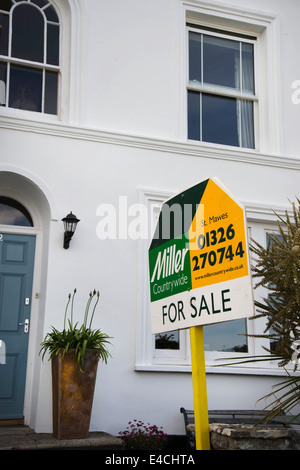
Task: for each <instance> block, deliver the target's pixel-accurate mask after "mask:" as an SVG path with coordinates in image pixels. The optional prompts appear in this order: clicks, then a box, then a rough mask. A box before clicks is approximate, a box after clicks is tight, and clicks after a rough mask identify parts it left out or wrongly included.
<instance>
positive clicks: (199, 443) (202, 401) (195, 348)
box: [190, 326, 210, 450]
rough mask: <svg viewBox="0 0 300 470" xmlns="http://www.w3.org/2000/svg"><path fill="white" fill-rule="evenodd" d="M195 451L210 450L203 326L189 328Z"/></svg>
mask: <svg viewBox="0 0 300 470" xmlns="http://www.w3.org/2000/svg"><path fill="white" fill-rule="evenodd" d="M190 337H191V355H192V376H193V395H194V416H195V436H196V450H210V439H209V422H208V407H207V390H206V373H205V355H204V340H203V326H193V327H192V328H190Z"/></svg>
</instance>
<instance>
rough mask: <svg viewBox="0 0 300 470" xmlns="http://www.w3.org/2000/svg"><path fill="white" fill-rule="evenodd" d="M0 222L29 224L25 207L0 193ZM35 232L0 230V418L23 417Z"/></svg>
mask: <svg viewBox="0 0 300 470" xmlns="http://www.w3.org/2000/svg"><path fill="white" fill-rule="evenodd" d="M0 225H9V226H17V227H19V226H26V227H33V221H32V217H31V215H30V213H29V212H28V210H27V209H26V208H25V207H24V206H23V205H22V204H21V203H20V202H18V201H16V200H14V199H11V198H8V197H3V196H0ZM35 241H36V237H35V235H25V234H16V233H0V339H1V342H2V344H1V346H2V348H3V347H5V357H4V358H3V359H2V363H1V365H0V420H11V419H13V420H15V419H23V409H24V396H25V380H26V369H27V355H28V333H29V328H30V313H31V300H32V283H33V269H34V256H35Z"/></svg>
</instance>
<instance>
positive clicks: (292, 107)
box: [0, 0, 300, 434]
mask: <svg viewBox="0 0 300 470" xmlns="http://www.w3.org/2000/svg"><path fill="white" fill-rule="evenodd" d="M53 4H54V5H55V6H56V8H57V11H58V12H59V15H60V20H61V24H62V56H61V58H62V77H63V81H62V83H63V85H62V89H61V112H60V114H59V117H58V118H56V117H53V116H47V115H41V114H38V113H34V112H27V111H20V110H15V109H9V108H8V109H5V108H2V107H1V108H0V127H1V131H0V142H1V153H0V195H4V196H9V197H13V198H15V199H18V200H20V201H21V202H22V203H23V204H24V206H25V207H27V209H28V210H29V211H30V213H31V214H32V217H33V220H34V228H30V229H24V228H16V227H13V229H12V228H11V227H8V226H4V225H3V226H0V231H1V233H5V232H11V231H12V230H13V231H15V232H16V233H34V234H36V236H37V245H36V257H35V270H34V287H33V296H32V310H31V326H30V337H29V352H28V366H27V380H26V395H25V405H24V418H25V423H26V424H28V425H29V426H30V427H32V428H33V429H35V431H37V432H46V433H50V432H51V431H52V415H51V412H52V404H51V399H52V394H51V367H50V362H48V361H47V360H44V362H42V361H41V356H39V350H40V343H41V342H42V340H43V338H44V336H45V334H46V333H47V332H48V331H49V328H50V326H51V325H53V326H55V327H56V328H61V327H62V326H63V315H64V308H65V304H66V300H67V296H68V293H69V292H72V291H73V289H74V288H75V287H76V288H77V290H78V295H77V300H76V312H78V317H79V318H78V320H80V319H81V316H79V314H80V312H81V311H83V310H84V307H85V303H86V299H87V296H88V292H89V291H90V290H91V289H94V288H96V289H99V290H100V294H101V297H100V306H99V309H98V310H97V314H96V316H95V319H94V324H93V326H94V327H95V328H97V327H99V328H101V329H102V330H103V331H104V332H106V333H107V334H109V335H110V336H112V337H113V339H112V346H111V348H110V352H111V354H112V358H111V359H109V361H108V364H107V365H102V364H99V370H98V377H97V384H96V390H95V397H94V406H93V413H92V419H91V430H92V431H96V430H102V431H106V432H109V433H112V434H118V432H119V431H122V430H124V429H125V428H126V426H127V423H128V421H130V420H132V419H139V420H142V421H144V422H149V423H151V424H156V425H157V426H163V428H164V431H165V432H167V433H169V434H184V432H185V431H184V423H183V417H182V415H181V414H180V411H179V410H180V407H181V406H184V407H186V408H192V407H193V390H192V377H191V367H190V366H189V365H188V364H187V362H184V361H183V362H181V363H176V361H174V360H173V359H172V360H170V361H166V362H164V361H161V362H159V361H157V360H155V361H152V358H151V348H152V343H151V342H152V340H151V335H150V333H149V331H150V329H149V321H150V320H149V318H148V317H147V312H149V306H147V305H148V304H147V303H148V302H149V299H148V291H147V288H148V286H147V274H146V273H147V265H146V263H147V249H148V246H149V243H150V237H149V240H144V239H142V240H139V239H132V238H129V237H127V236H126V233H125V234H124V233H121V235H122V236H120V233H119V232H118V233H117V234H116V238H115V239H104V240H103V239H100V238H99V236H98V235H99V234H98V232H97V224H98V223H99V220H100V217H99V215H97V210H99V209H98V208H99V206H100V205H101V204H111V205H113V206H114V207H115V208H116V211H117V212H116V213H117V214H118V213H119V212H118V211H119V208H120V197H123V196H124V199H121V202H122V201H125V200H126V201H127V207H128V208H129V207H130V206H131V205H133V204H137V203H141V204H148V202H149V201H158V202H162V201H163V200H164V199H167V198H168V197H170V196H172V195H175V194H177V193H179V192H180V191H181V190H183V189H185V188H188V187H190V186H193V185H195V184H197V183H198V182H200V181H203V180H204V179H206V178H208V177H212V176H216V177H218V178H219V179H220V181H221V182H222V183H223V184H224V185H225V186H226V187H227V188H229V189H230V191H231V192H232V193H233V194H234V195H235V197H236V198H237V199H238V200H240V201H241V202H242V203H243V204H244V205H245V207H246V211H247V216H248V220H249V224H250V225H251V224H252V225H253V227H254V228H253V230H256V229H257V227H262V231H263V230H264V228H268V227H273V225H272V224H273V222H274V220H275V217H274V215H273V212H272V209H274V210H277V211H279V212H280V213H281V214H282V213H283V211H284V210H285V209H289V207H290V205H289V200H295V197H297V196H299V181H300V180H299V170H300V139H299V128H300V126H299V125H300V93H298V94H297V88H298V87H300V82H299V83H298V85H297V82H296V81H299V80H300V62H299V60H298V56H299V51H298V48H299V44H300V31H299V25H298V22H299V15H300V4H299V3H298V2H297V1H296V0H285V1H284V2H283V1H282V0H272V1H270V0H253V1H252V2H251V6H250V7H249V2H247V1H246V0H231V2H230V5H229V6H228V4H227V2H225V0H219V1H218V2H204V1H196V0H163V1H162V0H151V1H150V0H127V1H124V0H115V1H113V2H112V1H109V0H68V1H66V0H55V1H53ZM186 17H187V18H192V19H194V20H197V19H198V18H199V17H201V19H202V21H204V22H207V23H209V22H210V21H211V22H213V23H217V24H219V25H220V24H221V25H223V27H224V28H226V27H229V28H233V27H235V28H237V29H238V30H244V31H245V30H246V29H247V28H248V30H249V31H252V32H255V33H257V34H259V41H260V45H259V48H260V49H259V50H260V52H259V54H258V57H257V64H256V70H257V73H258V75H259V78H258V81H259V84H260V89H259V99H261V102H262V104H261V113H260V116H259V120H258V124H257V129H256V132H257V134H256V135H257V136H258V139H257V142H258V145H257V149H256V150H248V149H240V148H235V147H226V146H222V145H215V144H208V143H201V142H194V141H187V138H186V120H187V119H186V78H185V77H186V26H185V21H186ZM70 211H72V212H73V213H74V214H76V216H77V217H78V218H79V219H80V222H79V224H78V227H77V230H76V233H75V235H74V237H73V239H72V241H71V244H70V248H69V249H68V250H64V249H63V224H62V222H61V219H62V218H63V217H65V215H66V214H67V213H69V212H70ZM98 214H99V212H98ZM128 220H129V221H130V220H132V216H131V217H130V216H129V218H128ZM270 224H271V225H270ZM251 227H252V226H251ZM251 227H250V229H251V230H252V228H251ZM255 227H256V228H255ZM251 233H253V231H252V232H251ZM255 233H256V232H255ZM259 293H260V292H259V291H258V292H255V295H256V296H259ZM147 309H148V310H147ZM261 345H262V342H259V341H257V342H256V343H255V344H254V345H253V349H255V352H257V353H259V352H261V351H262V349H261ZM186 348H187V351H188V348H189V345H188V340H187V344H186ZM187 354H188V353H187ZM223 356H224V354H223V355H222V353H220V354H219V357H223ZM212 362H213V359H212V358H211V356H210V355H208V362H207V394H208V406H209V408H210V409H226V408H227V409H233V408H239V409H243V408H244V409H247V408H248V409H253V408H255V407H258V408H262V407H263V403H257V400H258V399H259V398H260V397H261V396H263V395H264V394H266V393H269V392H270V391H271V386H272V385H273V384H274V383H276V382H277V381H278V379H280V374H281V371H280V370H279V369H278V368H277V367H274V365H273V366H272V364H270V365H269V366H268V367H267V366H266V365H264V366H258V365H256V366H255V365H252V366H251V367H249V366H248V367H242V366H238V367H235V368H234V369H230V370H229V368H228V367H221V368H213V367H212Z"/></svg>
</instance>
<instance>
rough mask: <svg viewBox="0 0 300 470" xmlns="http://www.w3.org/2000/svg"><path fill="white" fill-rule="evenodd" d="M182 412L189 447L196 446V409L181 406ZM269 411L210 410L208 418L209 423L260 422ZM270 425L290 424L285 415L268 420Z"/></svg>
mask: <svg viewBox="0 0 300 470" xmlns="http://www.w3.org/2000/svg"><path fill="white" fill-rule="evenodd" d="M180 412H181V413H182V414H183V417H184V425H185V432H186V438H187V444H188V447H189V449H194V448H195V432H194V424H195V417H194V410H186V409H185V408H183V407H181V408H180ZM266 414H267V412H266V411H264V410H209V411H208V420H209V423H210V424H211V423H226V424H245V425H247V424H250V425H254V424H256V425H257V424H259V423H260V422H261V420H262V419H263V418H264V417H265V416H266ZM268 426H269V427H275V426H284V427H285V426H288V424H287V420H286V419H284V415H282V416H278V417H276V418H273V419H272V420H270V421H268Z"/></svg>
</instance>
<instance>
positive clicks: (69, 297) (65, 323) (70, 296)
mask: <svg viewBox="0 0 300 470" xmlns="http://www.w3.org/2000/svg"><path fill="white" fill-rule="evenodd" d="M68 298H69V300H68V302H67V305H66V310H65V317H64V330H65V329H66V316H67V311H68V307H69V303H70V300H71V294H69V296H68Z"/></svg>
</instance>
